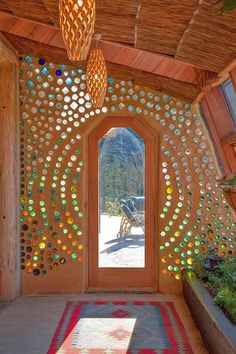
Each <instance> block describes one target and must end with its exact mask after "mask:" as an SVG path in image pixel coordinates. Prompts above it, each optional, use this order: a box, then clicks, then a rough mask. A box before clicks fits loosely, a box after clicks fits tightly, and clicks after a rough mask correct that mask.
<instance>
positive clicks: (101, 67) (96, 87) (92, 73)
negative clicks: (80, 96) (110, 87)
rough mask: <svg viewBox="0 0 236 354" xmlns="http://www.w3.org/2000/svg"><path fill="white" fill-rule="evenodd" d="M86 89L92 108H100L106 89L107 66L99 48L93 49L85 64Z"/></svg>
mask: <svg viewBox="0 0 236 354" xmlns="http://www.w3.org/2000/svg"><path fill="white" fill-rule="evenodd" d="M86 76H87V90H88V94H89V96H90V100H91V102H92V104H93V107H94V108H101V107H102V106H103V102H104V99H105V95H106V91H107V68H106V62H105V59H104V56H103V54H102V51H101V49H98V48H96V49H93V50H92V52H91V54H90V56H89V60H88V65H87V72H86Z"/></svg>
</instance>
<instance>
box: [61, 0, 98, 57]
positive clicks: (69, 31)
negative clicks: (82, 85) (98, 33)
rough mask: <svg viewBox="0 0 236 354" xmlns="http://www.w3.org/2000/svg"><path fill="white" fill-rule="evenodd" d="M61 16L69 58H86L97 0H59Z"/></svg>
mask: <svg viewBox="0 0 236 354" xmlns="http://www.w3.org/2000/svg"><path fill="white" fill-rule="evenodd" d="M59 18H60V26H61V29H62V36H63V40H64V42H65V45H66V50H67V55H68V58H69V59H70V60H72V61H82V60H85V59H86V57H87V54H88V51H89V47H90V42H91V39H92V36H93V32H94V22H95V0H59Z"/></svg>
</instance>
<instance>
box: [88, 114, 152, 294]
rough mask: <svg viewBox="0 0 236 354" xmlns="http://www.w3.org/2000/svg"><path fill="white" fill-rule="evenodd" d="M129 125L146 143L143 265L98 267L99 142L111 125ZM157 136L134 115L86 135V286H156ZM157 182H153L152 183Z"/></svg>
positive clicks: (109, 121)
mask: <svg viewBox="0 0 236 354" xmlns="http://www.w3.org/2000/svg"><path fill="white" fill-rule="evenodd" d="M115 127H122V128H132V129H133V130H134V131H135V132H136V133H138V135H139V136H140V137H142V139H143V140H144V143H145V267H144V268H99V267H98V227H99V223H98V217H99V215H98V193H99V191H98V188H99V187H98V154H99V148H98V143H99V140H100V138H101V137H103V136H104V135H105V134H106V133H107V132H108V131H109V130H110V129H111V128H115ZM156 144H157V142H156V136H155V135H153V133H152V132H151V131H150V130H149V129H148V128H147V127H146V126H145V125H144V124H143V123H142V122H140V121H139V120H138V119H136V118H123V117H122V118H114V117H112V118H106V119H105V120H104V121H103V122H102V123H101V124H100V125H99V126H98V127H96V129H95V130H94V131H93V132H92V133H91V134H90V135H89V137H88V220H89V225H88V289H101V290H105V289H117V290H118V289H121V290H124V289H126V290H129V289H130V290H131V289H140V290H142V289H149V290H151V289H153V290H154V289H156V273H157V272H156V263H157V262H156V259H155V255H156V253H157V252H156V242H155V210H156V206H155V200H156V199H157V198H156V191H155V185H156V183H157V173H156V165H157V163H156V161H155V146H156ZM155 182H156V183H155Z"/></svg>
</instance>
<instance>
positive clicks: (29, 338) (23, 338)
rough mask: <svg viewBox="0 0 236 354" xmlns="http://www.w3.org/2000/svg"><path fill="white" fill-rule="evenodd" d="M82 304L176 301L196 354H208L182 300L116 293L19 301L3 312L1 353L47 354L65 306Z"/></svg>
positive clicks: (180, 297) (1, 315)
mask: <svg viewBox="0 0 236 354" xmlns="http://www.w3.org/2000/svg"><path fill="white" fill-rule="evenodd" d="M79 300H87V301H91V300H121V301H173V302H174V303H175V307H176V309H177V312H178V314H179V316H180V318H181V319H182V322H183V324H184V327H185V330H186V333H187V336H188V338H189V342H190V344H191V346H192V348H193V351H194V353H195V354H207V353H208V352H207V350H206V348H205V347H204V344H203V342H202V338H201V336H200V334H199V331H198V330H197V328H196V326H195V324H194V322H193V319H192V317H191V315H190V312H189V310H188V308H187V305H186V304H185V301H184V299H183V297H182V296H180V295H166V294H165V295H164V294H117V293H116V294H111V293H109V294H108V293H105V294H104V293H96V294H95V293H94V294H79V295H78V294H76V295H47V296H46V295H45V296H44V295H42V296H24V297H21V298H18V299H17V300H16V301H14V302H13V303H11V304H10V305H9V306H7V307H5V309H3V310H2V311H1V312H0V353H3V354H15V353H17V354H46V353H47V349H48V347H49V345H50V342H51V339H52V337H53V334H54V332H55V329H56V327H57V324H58V321H59V319H60V317H61V314H62V312H63V310H64V307H65V304H66V302H67V301H79Z"/></svg>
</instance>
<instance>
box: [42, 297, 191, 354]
mask: <svg viewBox="0 0 236 354" xmlns="http://www.w3.org/2000/svg"><path fill="white" fill-rule="evenodd" d="M56 353H57V354H126V353H128V354H193V351H192V348H191V346H190V344H189V342H188V339H187V336H186V333H185V330H184V327H183V324H182V322H181V320H180V318H179V316H178V314H177V312H176V310H175V306H174V304H173V303H172V302H140V301H139V302H124V301H120V302H119V301H95V302H68V303H67V305H66V308H65V310H64V313H63V315H62V317H61V319H60V321H59V324H58V327H57V329H56V332H55V335H54V337H53V339H52V343H51V345H50V348H49V350H48V354H56Z"/></svg>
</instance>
